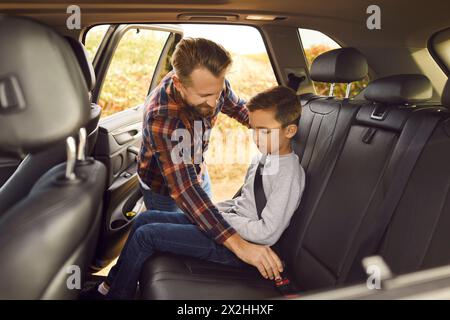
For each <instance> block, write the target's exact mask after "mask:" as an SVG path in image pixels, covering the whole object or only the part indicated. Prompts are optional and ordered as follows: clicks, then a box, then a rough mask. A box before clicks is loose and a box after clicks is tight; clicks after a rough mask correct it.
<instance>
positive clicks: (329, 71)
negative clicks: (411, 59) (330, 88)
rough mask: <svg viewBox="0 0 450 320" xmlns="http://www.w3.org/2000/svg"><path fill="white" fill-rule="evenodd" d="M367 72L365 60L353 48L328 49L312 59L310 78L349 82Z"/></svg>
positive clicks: (322, 80) (331, 81) (321, 80)
mask: <svg viewBox="0 0 450 320" xmlns="http://www.w3.org/2000/svg"><path fill="white" fill-rule="evenodd" d="M367 72H368V66H367V60H366V57H364V55H363V54H362V53H361V52H359V51H358V50H357V49H355V48H339V49H334V50H330V51H328V52H325V53H323V54H321V55H320V56H318V57H317V58H316V59H314V61H313V63H312V65H311V71H310V74H311V79H312V80H314V81H319V82H327V83H350V82H354V81H358V80H361V79H363V78H364V77H365V76H366V75H367Z"/></svg>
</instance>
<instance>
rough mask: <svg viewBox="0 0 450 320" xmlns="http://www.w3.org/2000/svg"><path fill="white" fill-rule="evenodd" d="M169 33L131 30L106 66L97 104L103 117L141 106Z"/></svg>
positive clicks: (121, 40)
mask: <svg viewBox="0 0 450 320" xmlns="http://www.w3.org/2000/svg"><path fill="white" fill-rule="evenodd" d="M169 34H170V32H167V31H160V30H149V29H139V28H130V29H128V30H127V31H126V32H125V34H124V35H123V36H122V38H121V39H120V42H119V45H118V46H117V49H116V50H115V52H114V55H113V57H112V61H111V63H110V65H109V67H108V71H107V73H106V77H105V80H104V82H103V87H102V90H101V92H100V98H99V101H98V104H99V105H100V106H101V107H102V117H106V116H109V115H111V114H114V113H116V112H119V111H122V110H125V109H127V108H131V107H135V106H138V105H140V104H142V103H143V102H144V101H145V98H146V96H147V93H148V89H149V86H150V82H151V80H152V76H153V73H154V71H155V67H156V65H157V63H158V59H159V56H160V54H161V51H162V49H163V47H164V44H165V43H166V41H167V38H168V36H169Z"/></svg>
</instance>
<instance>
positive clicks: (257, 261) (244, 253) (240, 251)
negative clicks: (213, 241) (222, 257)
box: [223, 234, 283, 280]
mask: <svg viewBox="0 0 450 320" xmlns="http://www.w3.org/2000/svg"><path fill="white" fill-rule="evenodd" d="M223 245H224V246H226V247H227V248H228V249H230V250H231V251H233V253H234V254H236V256H238V258H239V259H241V260H242V261H244V262H245V263H248V264H250V265H252V266H254V267H256V268H257V269H258V271H259V272H260V273H261V275H262V276H263V277H264V278H266V279H268V278H269V279H271V280H274V279H275V280H277V279H280V278H281V277H280V272H283V264H282V263H281V260H280V258H279V257H278V255H277V254H276V253H275V252H274V251H273V250H272V249H271V248H270V247H269V246H264V245H258V244H253V243H250V242H248V241H245V240H244V239H242V238H241V236H239V235H238V234H234V235H232V236H231V237H230V238H228V239H227V240H226V241H225V242H224V243H223Z"/></svg>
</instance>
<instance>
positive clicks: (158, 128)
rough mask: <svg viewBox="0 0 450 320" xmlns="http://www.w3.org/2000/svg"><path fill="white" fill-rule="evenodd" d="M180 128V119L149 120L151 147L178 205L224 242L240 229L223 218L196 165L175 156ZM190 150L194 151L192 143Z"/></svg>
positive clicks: (202, 227)
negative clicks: (203, 184) (199, 176)
mask: <svg viewBox="0 0 450 320" xmlns="http://www.w3.org/2000/svg"><path fill="white" fill-rule="evenodd" d="M177 129H181V130H183V129H184V128H183V126H182V124H181V121H180V120H178V119H174V118H166V117H155V118H153V119H151V120H150V121H149V123H148V130H149V137H150V148H151V150H152V152H153V153H154V155H155V157H156V160H157V163H158V166H159V167H160V169H161V173H162V175H163V177H164V179H165V181H166V183H167V186H168V187H169V189H170V195H171V197H172V198H173V199H174V200H175V202H176V203H177V205H178V206H179V207H180V208H181V209H182V210H183V211H184V212H185V213H187V215H188V217H189V218H191V221H193V222H195V223H196V224H197V225H198V226H199V227H200V229H201V230H202V231H203V232H205V233H206V234H207V235H208V236H210V237H211V238H212V239H214V240H215V241H216V242H217V243H223V242H224V241H225V240H226V239H227V238H229V237H230V236H232V235H233V234H234V233H235V232H236V231H235V230H234V229H233V228H232V227H231V226H230V225H229V224H228V223H227V222H226V221H225V220H224V219H223V217H222V216H221V215H220V213H219V211H218V209H217V208H216V207H215V206H214V204H213V203H212V202H211V200H210V199H209V197H208V195H207V194H206V192H205V191H204V190H203V188H202V187H201V185H200V183H199V181H198V178H197V173H196V171H195V167H194V164H191V163H185V162H186V161H174V159H172V150H173V149H174V148H175V147H176V146H177V144H178V143H179V142H178V141H172V133H173V132H174V131H175V130H177ZM184 130H185V129H184ZM187 150H191V146H190V144H189V147H188V148H187Z"/></svg>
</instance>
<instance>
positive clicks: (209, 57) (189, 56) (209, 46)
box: [171, 38, 232, 85]
mask: <svg viewBox="0 0 450 320" xmlns="http://www.w3.org/2000/svg"><path fill="white" fill-rule="evenodd" d="M171 63H172V66H173V68H174V69H175V73H176V75H177V76H178V78H179V79H180V81H181V82H182V83H183V84H186V85H189V84H190V75H191V73H192V71H194V69H195V68H198V67H203V68H206V70H208V71H209V72H211V73H212V74H213V75H214V76H216V77H219V76H220V75H222V73H223V72H224V71H225V70H226V69H227V68H228V67H229V66H230V65H231V63H232V59H231V55H230V53H229V52H228V51H227V50H225V49H224V48H223V47H222V46H221V45H219V44H217V43H215V42H214V41H211V40H207V39H204V38H184V39H182V40H181V41H180V42H179V43H178V44H177V46H176V48H175V51H174V52H173V55H172V58H171Z"/></svg>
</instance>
